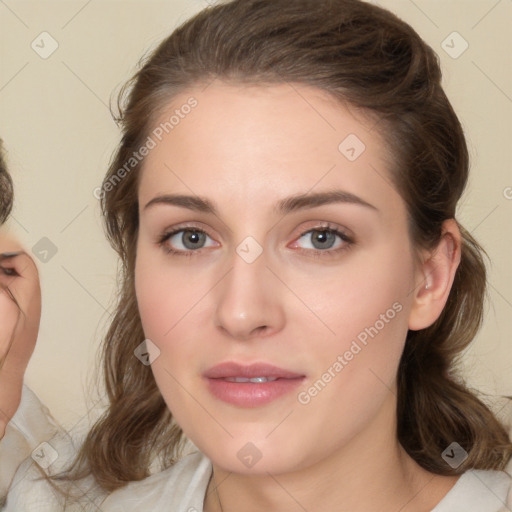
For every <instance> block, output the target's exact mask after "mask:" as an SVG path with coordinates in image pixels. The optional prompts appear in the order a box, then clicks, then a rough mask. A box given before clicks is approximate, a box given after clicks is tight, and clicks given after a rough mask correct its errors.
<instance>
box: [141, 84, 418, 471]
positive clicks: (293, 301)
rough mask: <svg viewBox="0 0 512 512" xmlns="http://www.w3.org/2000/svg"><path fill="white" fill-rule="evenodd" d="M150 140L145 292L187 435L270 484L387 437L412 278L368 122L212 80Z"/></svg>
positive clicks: (226, 464) (295, 97)
mask: <svg viewBox="0 0 512 512" xmlns="http://www.w3.org/2000/svg"><path fill="white" fill-rule="evenodd" d="M191 97H193V98H194V100H190V98H191ZM195 102H197V104H196V103H195ZM187 104H189V105H190V104H194V105H195V106H194V107H193V108H186V107H185V108H183V106H184V105H187ZM176 110H178V111H179V112H180V113H181V115H179V116H178V117H179V122H174V123H173V124H172V129H171V128H169V126H170V125H169V124H168V125H167V132H168V133H167V134H166V133H165V131H166V130H162V129H161V127H162V126H164V125H160V122H162V123H165V122H166V121H169V119H170V117H171V116H172V115H174V114H176V112H175V111H176ZM185 112H187V113H186V114H185ZM176 119H177V118H176ZM175 121H176V120H175ZM157 125H160V130H159V131H156V132H153V135H152V138H153V140H154V143H155V144H154V146H155V147H153V148H152V149H150V151H149V154H148V155H147V157H146V161H145V164H144V170H143V173H142V177H141V182H140V189H139V205H140V233H139V238H138V245H137V261H136V292H137V300H138V305H139V309H140V314H141V319H142V324H143V327H144V332H145V335H146V337H147V338H148V339H150V340H151V341H152V343H154V345H156V347H158V350H155V353H158V351H159V355H158V357H156V359H155V360H154V362H153V363H152V370H153V373H154V376H155V379H156V382H157V384H158V387H159V389H160V390H161V392H162V395H163V397H164V399H165V401H166V403H167V405H168V407H169V409H170V410H171V412H172V414H173V415H174V417H175V419H176V421H177V422H178V424H179V425H180V426H181V427H182V429H183V431H184V432H185V434H186V435H187V436H188V437H189V438H190V439H191V440H192V441H193V442H194V443H195V445H196V446H197V447H198V448H199V449H200V450H201V451H202V452H203V453H205V454H206V455H207V456H208V457H209V458H210V459H211V460H213V462H214V463H216V464H217V465H219V466H220V467H223V468H225V469H226V470H229V471H235V472H246V473H249V472H252V473H264V472H267V471H269V472H271V473H274V474H275V473H279V472H285V471H289V470H291V469H292V468H293V469H295V470H296V469H299V468H301V467H306V466H308V465H312V464H314V463H315V462H318V461H319V460H321V459H324V458H326V457H327V456H330V455H331V454H333V453H335V452H337V451H339V450H342V449H343V448H344V447H345V446H347V445H348V444H349V442H350V441H351V440H352V439H353V438H354V436H356V435H359V434H363V432H366V433H369V432H370V431H379V432H390V433H391V432H394V430H393V425H392V422H393V420H394V411H395V400H396V399H395V392H396V388H395V378H396V374H397V367H398V363H399V358H400V355H401V352H402V349H403V346H404V341H405V337H406V334H407V330H408V323H409V316H410V312H411V310H412V301H413V296H414V293H411V292H412V290H413V289H414V288H415V284H416V283H417V282H419V279H418V270H417V269H416V267H415V264H414V259H413V254H412V247H411V243H410V240H409V238H408V230H407V216H406V208H405V205H404V202H403V200H402V199H401V197H400V196H399V195H398V193H397V192H396V190H395V189H394V187H393V186H392V185H391V180H390V169H389V166H390V164H389V160H390V159H389V158H386V155H387V151H386V150H387V148H386V145H385V143H384V142H383V140H382V139H381V137H380V136H379V133H378V132H377V130H375V129H373V128H374V125H375V121H371V120H369V119H367V118H363V117H362V116H361V113H360V112H359V113H356V112H355V109H350V110H347V109H346V108H344V107H342V106H340V105H339V104H337V103H335V102H334V101H333V100H332V99H330V98H329V97H328V96H327V95H326V94H325V93H323V92H321V91H319V90H317V89H314V88H310V87H306V86H300V85H293V87H292V86H291V85H289V84H284V85H272V86H269V87H262V86H254V87H247V86H234V85H227V84H223V83H221V82H218V81H216V82H214V83H212V84H211V85H210V86H208V87H207V88H206V89H204V90H201V89H199V88H197V89H191V90H190V91H188V92H187V94H182V95H180V96H178V97H176V98H175V100H174V101H173V102H172V104H171V105H169V107H168V109H167V110H166V111H165V112H163V113H162V116H161V119H159V121H158V122H157ZM157 125H156V126H155V128H157V127H158V126H157ZM161 132H162V133H161ZM155 133H156V134H159V137H157V136H155ZM159 139H161V140H159ZM363 144H364V146H363ZM151 146H153V144H151ZM174 251H175V252H174ZM141 341H142V340H141Z"/></svg>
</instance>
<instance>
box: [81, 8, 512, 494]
mask: <svg viewBox="0 0 512 512" xmlns="http://www.w3.org/2000/svg"><path fill="white" fill-rule="evenodd" d="M215 78H218V79H221V80H224V81H226V82H229V83H237V84H241V83H247V84H271V83H284V82H291V83H300V84H305V85H309V86H313V87H317V88H319V89H321V90H323V91H325V92H327V93H329V94H330V95H332V97H333V98H335V99H337V100H339V101H340V102H348V103H349V104H351V105H354V106H356V107H359V108H361V109H364V110H365V111H366V112H369V113H372V114H373V115H375V116H377V118H378V119H379V123H380V126H382V127H383V129H382V130H381V132H382V135H383V136H384V137H386V138H387V141H388V143H389V144H390V146H391V148H392V153H393V155H394V165H393V167H394V168H393V169H392V174H393V180H394V182H395V184H396V187H397V189H398V190H399V192H400V193H401V195H402V197H403V199H404V201H405V202H406V204H407V207H408V212H409V217H410V233H411V238H412V240H413V241H414V244H415V246H416V247H418V248H419V247H423V248H434V247H435V246H436V244H437V243H438V242H439V240H440V236H441V226H442V223H443V221H444V220H446V219H450V218H455V209H456V204H457V201H458V200H459V198H460V197H461V194H462V192H463V190H464V187H465V185H466V181H467V177H468V151H467V147H466V142H465V139H464V134H463V130H462V128H461V125H460V123H459V120H458V119H457V117H456V115H455V113H454V111H453V109H452V107H451V105H450V103H449V101H448V99H447V98H446V96H445V93H444V91H443V89H442V87H441V71H440V67H439V63H438V59H437V56H436V54H435V53H434V51H433V50H432V49H431V48H430V47H429V46H428V45H427V44H426V43H425V42H424V41H423V40H422V39H421V38H420V37H419V36H418V34H417V33H416V32H415V31H414V30H413V29H412V28H411V27H410V26H409V25H407V24H406V23H404V22H402V21H401V20H400V19H398V18H397V17H396V16H394V15H393V14H391V13H390V12H388V11H386V10H384V9H382V8H379V7H376V6H374V5H371V4H368V3H365V2H362V1H360V0H293V1H290V0H234V1H230V2H226V3H222V4H219V5H216V6H214V7H210V8H207V9H205V10H203V11H202V12H200V13H199V14H198V15H196V16H195V17H193V18H192V19H190V20H189V21H187V22H186V23H184V24H183V25H182V26H181V27H179V28H178V29H177V30H175V31H174V32H173V33H172V34H171V36H170V37H168V38H167V39H165V40H164V41H163V42H162V43H161V44H160V45H159V46H158V48H157V49H156V50H155V51H154V52H153V53H152V54H151V55H150V56H149V57H148V58H147V59H146V60H145V62H144V63H143V64H142V66H141V68H140V70H139V71H138V72H137V73H136V75H135V76H134V77H133V79H132V80H131V81H130V82H129V83H128V84H127V85H126V87H125V88H124V90H123V91H122V94H121V95H120V98H121V102H120V103H121V104H124V107H121V109H120V110H121V114H120V115H119V118H118V120H119V122H120V124H121V126H122V134H123V136H122V141H121V143H120V145H119V147H118V149H117V151H116V153H115V155H114V157H113V160H112V162H111V165H110V168H109V171H108V173H107V175H106V177H105V181H104V185H107V183H110V184H112V183H113V181H112V180H113V179H115V178H116V176H117V177H119V174H118V170H119V169H121V168H122V167H123V166H124V165H125V164H126V162H128V161H129V159H130V157H131V156H132V155H133V153H134V152H137V151H138V150H139V148H140V147H142V145H143V144H144V142H145V140H146V138H147V137H148V135H149V134H150V133H151V129H152V123H153V122H154V121H155V119H156V117H157V116H158V115H159V113H160V112H161V111H162V109H163V108H164V107H166V106H167V105H168V103H169V101H170V100H171V99H172V98H173V97H175V96H176V94H178V93H181V92H184V91H186V90H187V89H189V88H191V87H192V86H194V85H198V84H201V83H207V82H208V81H210V80H213V79H215ZM123 100H124V102H123ZM384 128H385V129H384ZM141 165H142V163H141V164H138V165H137V166H136V167H134V168H133V169H132V170H131V171H130V172H129V173H126V175H125V176H124V177H123V179H121V180H117V184H116V185H115V186H114V187H111V186H109V187H108V188H107V187H106V186H105V187H104V191H103V193H102V199H101V206H102V210H103V214H104V220H105V225H106V232H107V236H108V238H109V240H110V242H111V244H112V246H113V247H114V249H115V250H116V251H117V253H118V254H119V256H120V258H121V262H122V269H121V271H120V294H119V301H118V306H117V310H116V312H115V315H114V318H113V321H112V323H111V325H110V329H109V331H108V333H107V335H106V337H105V340H104V344H103V356H102V357H103V364H104V378H105V384H106V390H107V394H108V401H109V407H108V409H107V410H106V412H105V414H104V415H103V417H102V418H100V420H99V421H98V422H97V423H96V424H95V425H94V426H93V428H92V429H91V431H90V432H89V434H88V435H87V437H86V439H85V442H84V444H83V446H82V448H81V452H80V454H79V458H78V459H77V461H76V465H75V467H77V466H80V465H81V466H82V467H85V468H86V471H90V472H91V473H92V475H93V476H94V478H95V479H96V481H97V482H98V483H99V484H100V486H101V487H102V488H103V489H105V490H107V491H112V490H115V489H116V488H119V487H121V486H123V485H125V484H126V483H128V482H130V481H133V480H140V479H142V478H144V477H146V476H147V475H148V474H149V463H150V458H151V456H153V455H158V456H160V461H161V463H162V466H163V467H166V466H169V465H170V464H172V463H173V461H174V457H176V456H178V455H179V448H180V446H181V442H182V440H183V439H182V433H181V430H180V429H179V427H177V426H176V425H175V424H174V423H173V422H172V416H171V413H170V412H169V410H168V409H167V407H166V405H165V403H164V401H163V398H162V396H161V394H160V392H159V390H158V388H157V385H156V383H155V380H154V378H153V375H152V372H151V369H150V368H149V367H146V366H144V365H142V364H141V363H140V362H139V361H138V359H137V358H136V357H134V355H133V351H134V349H135V348H136V347H137V346H138V345H139V344H140V343H141V341H142V340H143V339H144V333H143V329H142V325H141V321H140V317H139V314H138V310H137V303H136V298H135V288H134V266H135V247H136V240H137V232H138V204H137V185H138V175H139V173H140V168H141ZM107 190H108V192H107ZM461 231H462V236H463V244H462V261H461V264H460V266H459V268H458V270H457V274H456V277H455V281H454V284H453V288H452V290H451V293H450V296H449V299H448V302H447V304H446V307H445V309H444V311H443V313H442V315H441V316H440V318H439V319H438V320H437V321H436V322H435V323H434V324H433V325H432V326H431V327H429V328H427V329H424V330H421V331H416V332H413V331H410V332H409V333H408V336H407V340H406V345H405V350H404V353H403V356H402V359H401V362H400V366H399V371H398V406H397V418H398V433H397V434H398V438H399V441H400V443H401V444H402V446H403V447H404V448H405V450H406V451H407V452H408V453H409V454H410V456H411V457H412V458H413V459H415V460H416V461H417V462H418V463H419V464H420V465H421V466H422V467H424V468H426V469H427V470H429V471H431V472H433V473H437V474H441V475H455V474H461V473H463V472H464V471H466V470H467V469H469V468H478V469H491V468H492V469H503V468H504V467H505V465H506V463H507V461H508V460H509V459H510V457H511V454H512V444H511V442H510V439H509V437H508V435H507V432H506V430H505V428H504V427H503V426H502V425H501V424H500V422H499V421H498V420H497V419H496V418H495V416H494V415H493V413H492V412H491V411H490V409H489V408H488V407H487V406H486V405H485V404H484V403H483V402H482V401H481V400H480V399H479V398H477V397H476V395H475V394H473V393H472V392H471V391H470V390H468V388H467V387H466V386H465V385H464V383H463V381H462V379H461V378H460V377H458V376H457V371H456V369H457V361H458V359H457V358H458V356H459V355H460V353H461V351H462V350H463V349H464V348H466V347H467V346H468V344H469V343H470V341H471V340H472V339H473V337H474V336H475V333H476V332H477V330H478V328H479V326H480V323H481V320H482V312H483V301H484V294H485V286H486V272H485V265H484V262H483V260H482V250H481V248H480V246H479V245H478V243H477V242H476V241H475V240H474V239H473V238H472V237H471V235H470V234H469V233H468V232H467V231H465V230H464V229H463V228H462V227H461ZM453 441H457V442H458V443H459V444H460V445H461V446H462V447H463V448H464V449H465V450H466V451H467V452H468V453H469V457H468V458H467V459H466V460H465V461H464V463H463V464H461V465H460V466H459V467H458V468H456V469H452V468H451V467H450V466H449V465H448V464H447V463H446V462H445V461H444V460H443V458H442V457H441V454H442V452H443V451H444V450H445V448H447V447H448V446H449V445H450V444H451V443H452V442H453Z"/></svg>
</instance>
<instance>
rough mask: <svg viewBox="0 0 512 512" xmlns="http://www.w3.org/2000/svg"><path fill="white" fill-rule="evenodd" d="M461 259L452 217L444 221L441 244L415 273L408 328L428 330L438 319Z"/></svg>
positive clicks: (455, 226)
mask: <svg viewBox="0 0 512 512" xmlns="http://www.w3.org/2000/svg"><path fill="white" fill-rule="evenodd" d="M460 258H461V235H460V230H459V227H458V225H457V222H456V221H455V219H449V220H446V221H445V222H444V223H443V229H442V235H441V239H440V241H439V244H438V245H437V247H436V248H435V249H434V250H432V251H430V252H428V253H426V255H425V259H424V262H423V263H422V264H421V265H420V266H419V267H418V270H417V272H416V288H415V289H414V291H413V294H414V300H413V303H412V307H411V311H410V314H409V329H411V330H413V331H417V330H420V329H426V328H427V327H429V326H430V325H432V324H433V323H434V322H435V321H436V320H437V319H438V318H439V316H440V315H441V312H442V311H443V308H444V306H445V304H446V301H447V300H448V296H449V295H450V290H451V288H452V284H453V280H454V279H455V273H456V271H457V268H458V266H459V263H460Z"/></svg>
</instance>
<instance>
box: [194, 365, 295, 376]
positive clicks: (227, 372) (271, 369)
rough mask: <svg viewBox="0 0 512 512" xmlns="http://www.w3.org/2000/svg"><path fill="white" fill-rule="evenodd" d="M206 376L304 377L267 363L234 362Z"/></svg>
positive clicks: (208, 371)
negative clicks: (246, 363)
mask: <svg viewBox="0 0 512 512" xmlns="http://www.w3.org/2000/svg"><path fill="white" fill-rule="evenodd" d="M204 376H205V377H206V378H208V379H225V378H229V377H246V378H248V379H252V378H255V377H274V378H281V379H298V378H301V377H304V375H302V374H300V373H296V372H292V371H289V370H285V369H283V368H279V367H277V366H274V365H271V364H267V363H254V364H249V365H244V364H240V363H235V362H233V361H229V362H225V363H221V364H218V365H215V366H212V367H211V368H210V369H208V370H207V371H206V372H205V373H204Z"/></svg>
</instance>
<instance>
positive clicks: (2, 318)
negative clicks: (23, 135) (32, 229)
mask: <svg viewBox="0 0 512 512" xmlns="http://www.w3.org/2000/svg"><path fill="white" fill-rule="evenodd" d="M12 206H13V185H12V180H11V177H10V175H9V173H8V172H7V167H6V163H5V159H4V155H3V148H2V143H1V141H0V225H1V224H3V223H4V222H5V221H6V220H7V218H8V216H9V214H10V212H11V209H12ZM40 316H41V290H40V287H39V276H38V271H37V267H36V265H35V263H34V261H33V260H32V258H30V256H28V255H27V254H26V253H25V252H24V250H23V248H22V246H21V245H20V244H19V242H18V241H17V240H16V239H15V238H13V237H12V235H10V234H9V233H8V232H7V230H6V229H5V228H1V230H0V438H2V437H3V436H4V433H5V432H6V431H7V432H8V434H9V435H8V436H7V439H6V441H7V442H2V443H0V461H1V468H2V471H1V472H0V503H2V501H3V500H4V498H5V495H6V493H7V489H8V487H9V484H10V479H11V478H12V474H11V473H12V472H13V471H14V470H15V469H16V468H17V467H18V466H19V464H20V463H21V462H22V461H23V459H24V458H25V457H26V456H27V453H26V448H27V443H26V438H25V437H24V436H19V435H17V434H18V432H17V431H16V429H15V428H14V427H13V425H12V424H9V422H10V421H11V420H12V418H13V416H14V415H15V413H16V410H17V409H18V406H19V403H20V400H21V392H22V386H23V375H24V373H25V369H26V367H27V364H28V361H29V359H30V356H31V354H32V352H33V350H34V346H35V342H36V339H37V332H38V329H39V319H40ZM27 392H28V390H27ZM33 399H34V401H33V402H32V403H30V402H31V401H30V398H29V397H28V396H27V400H26V404H27V406H28V407H29V408H31V409H32V410H33V411H34V412H35V411H36V410H37V402H36V399H35V397H33Z"/></svg>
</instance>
